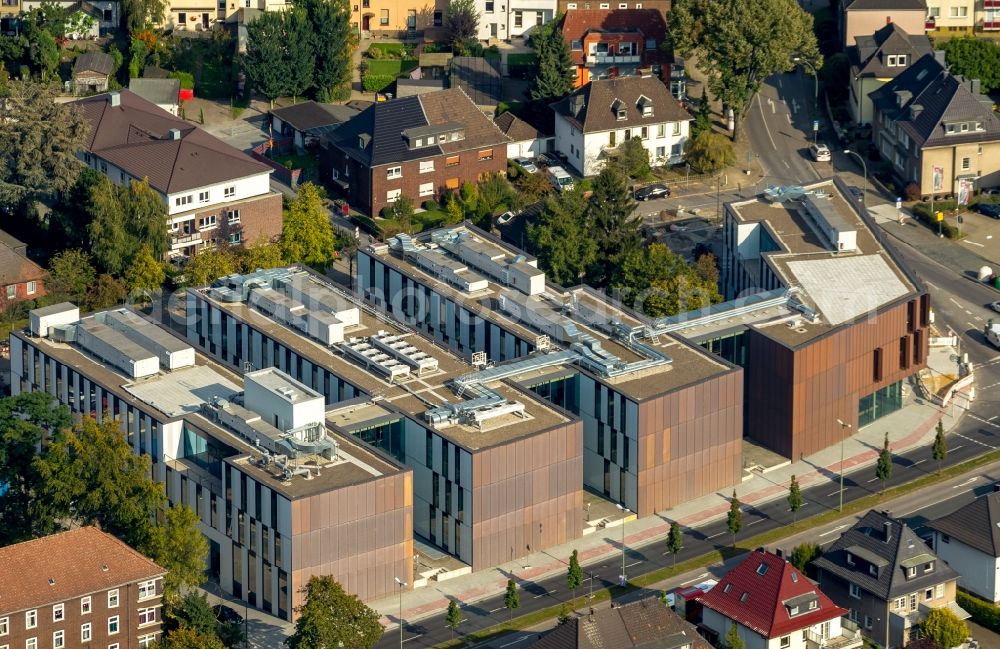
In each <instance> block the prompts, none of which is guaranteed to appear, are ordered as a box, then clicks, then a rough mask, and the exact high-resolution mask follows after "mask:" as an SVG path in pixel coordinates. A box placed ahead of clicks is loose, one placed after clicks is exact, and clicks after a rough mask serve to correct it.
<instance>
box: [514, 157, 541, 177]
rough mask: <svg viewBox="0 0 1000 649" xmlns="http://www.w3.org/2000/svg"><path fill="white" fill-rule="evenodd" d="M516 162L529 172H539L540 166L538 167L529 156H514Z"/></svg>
mask: <svg viewBox="0 0 1000 649" xmlns="http://www.w3.org/2000/svg"><path fill="white" fill-rule="evenodd" d="M514 163H515V164H517V165H518V166H519V167H521V168H522V169H524V170H525V171H527V172H528V173H529V174H536V173H538V167H536V166H535V163H534V162H532V161H531V160H529V159H528V158H514Z"/></svg>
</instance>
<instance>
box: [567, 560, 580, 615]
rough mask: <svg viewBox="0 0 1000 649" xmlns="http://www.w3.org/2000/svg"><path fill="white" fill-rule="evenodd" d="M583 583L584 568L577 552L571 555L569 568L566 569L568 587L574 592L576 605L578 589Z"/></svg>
mask: <svg viewBox="0 0 1000 649" xmlns="http://www.w3.org/2000/svg"><path fill="white" fill-rule="evenodd" d="M582 583H583V568H581V567H580V557H579V555H578V554H577V552H576V550H573V554H571V555H569V567H568V568H567V569H566V586H567V587H568V588H569V589H570V590H571V591H573V602H574V604H575V603H576V589H577V588H579V587H580V584H582Z"/></svg>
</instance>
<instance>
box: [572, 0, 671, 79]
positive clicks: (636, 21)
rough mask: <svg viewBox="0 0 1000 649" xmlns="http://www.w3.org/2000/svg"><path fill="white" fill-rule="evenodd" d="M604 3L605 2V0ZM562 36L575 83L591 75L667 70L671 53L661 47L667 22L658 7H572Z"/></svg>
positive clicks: (625, 74)
mask: <svg viewBox="0 0 1000 649" xmlns="http://www.w3.org/2000/svg"><path fill="white" fill-rule="evenodd" d="M605 4H607V3H605ZM562 33H563V38H565V39H566V43H567V44H569V48H570V58H572V59H573V64H574V65H575V66H576V78H575V80H574V86H575V87H577V88H580V87H582V86H584V85H586V84H587V82H589V81H591V80H592V79H607V78H613V77H624V76H632V75H638V74H640V70H642V69H646V68H648V69H651V70H652V72H653V74H654V75H655V76H660V77H662V76H663V75H664V74H669V64H670V60H671V56H670V54H669V53H668V52H665V51H663V50H662V49H661V47H660V46H661V45H662V44H663V42H664V41H665V40H666V34H667V23H666V21H665V20H664V16H663V12H662V11H659V10H657V9H590V10H588V9H574V10H570V11H568V12H567V13H566V16H565V18H563V24H562Z"/></svg>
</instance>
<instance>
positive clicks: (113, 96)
mask: <svg viewBox="0 0 1000 649" xmlns="http://www.w3.org/2000/svg"><path fill="white" fill-rule="evenodd" d="M108 103H109V104H111V105H112V106H115V107H117V106H121V105H122V93H120V92H109V93H108Z"/></svg>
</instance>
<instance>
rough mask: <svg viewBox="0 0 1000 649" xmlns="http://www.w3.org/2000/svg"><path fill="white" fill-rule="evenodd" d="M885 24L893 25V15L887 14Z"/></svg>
mask: <svg viewBox="0 0 1000 649" xmlns="http://www.w3.org/2000/svg"><path fill="white" fill-rule="evenodd" d="M885 24H886V25H891V24H892V16H886V17H885Z"/></svg>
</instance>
